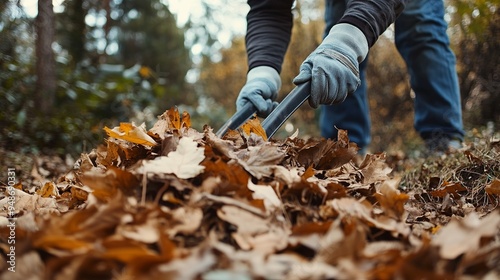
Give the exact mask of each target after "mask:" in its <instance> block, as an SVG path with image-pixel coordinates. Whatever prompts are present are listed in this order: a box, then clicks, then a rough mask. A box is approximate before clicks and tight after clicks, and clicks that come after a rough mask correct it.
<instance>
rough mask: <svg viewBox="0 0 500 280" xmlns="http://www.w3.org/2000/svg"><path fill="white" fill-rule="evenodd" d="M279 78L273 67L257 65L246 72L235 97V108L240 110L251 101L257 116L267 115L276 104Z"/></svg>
mask: <svg viewBox="0 0 500 280" xmlns="http://www.w3.org/2000/svg"><path fill="white" fill-rule="evenodd" d="M280 87H281V78H280V75H279V74H278V71H276V70H275V69H274V68H272V67H269V66H258V67H255V68H253V69H251V70H250V71H248V74H247V82H246V84H245V85H244V86H243V88H242V89H241V91H240V94H239V95H238V98H237V99H236V109H237V110H240V109H241V108H242V107H243V106H245V104H246V103H248V102H252V103H253V105H254V106H255V108H257V115H258V116H259V117H263V118H264V117H267V115H269V114H270V113H271V112H272V110H273V109H274V108H276V106H278V102H275V100H276V98H277V97H278V90H279V89H280Z"/></svg>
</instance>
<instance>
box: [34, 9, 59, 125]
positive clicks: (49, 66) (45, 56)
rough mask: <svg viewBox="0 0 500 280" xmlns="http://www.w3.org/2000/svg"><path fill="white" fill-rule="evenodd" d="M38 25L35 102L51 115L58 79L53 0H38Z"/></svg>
mask: <svg viewBox="0 0 500 280" xmlns="http://www.w3.org/2000/svg"><path fill="white" fill-rule="evenodd" d="M35 27H36V34H37V37H36V38H37V39H36V58H37V62H36V73H37V84H36V90H35V97H34V100H35V104H37V107H38V109H39V111H38V112H39V113H41V114H42V115H45V116H47V115H50V114H51V113H52V112H51V111H52V107H53V105H54V100H55V94H56V88H57V84H56V82H57V80H56V65H55V59H54V52H53V50H52V43H53V42H54V36H55V20H54V9H53V6H52V1H38V15H37V17H36V21H35Z"/></svg>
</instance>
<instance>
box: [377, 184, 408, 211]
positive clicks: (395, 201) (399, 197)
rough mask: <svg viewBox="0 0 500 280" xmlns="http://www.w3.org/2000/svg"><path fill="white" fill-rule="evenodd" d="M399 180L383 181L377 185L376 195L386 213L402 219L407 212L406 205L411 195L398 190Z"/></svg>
mask: <svg viewBox="0 0 500 280" xmlns="http://www.w3.org/2000/svg"><path fill="white" fill-rule="evenodd" d="M399 182H400V179H392V180H388V181H385V182H383V183H382V184H381V185H380V186H378V187H377V193H376V194H375V197H376V198H377V200H378V202H379V203H380V206H381V207H382V209H383V210H384V212H385V213H386V214H388V215H389V216H391V217H392V218H395V219H397V220H402V219H404V216H403V214H404V213H405V209H404V205H405V203H406V202H407V201H408V199H409V198H410V197H409V196H408V195H407V194H405V193H401V191H399V190H398V186H399Z"/></svg>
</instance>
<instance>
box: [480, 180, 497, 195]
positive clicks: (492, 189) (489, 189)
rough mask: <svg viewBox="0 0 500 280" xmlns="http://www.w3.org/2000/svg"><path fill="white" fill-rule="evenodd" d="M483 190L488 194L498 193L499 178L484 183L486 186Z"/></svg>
mask: <svg viewBox="0 0 500 280" xmlns="http://www.w3.org/2000/svg"><path fill="white" fill-rule="evenodd" d="M484 190H485V191H486V193H488V194H492V195H500V180H499V179H495V180H493V182H491V183H490V184H488V185H486V187H485V188H484Z"/></svg>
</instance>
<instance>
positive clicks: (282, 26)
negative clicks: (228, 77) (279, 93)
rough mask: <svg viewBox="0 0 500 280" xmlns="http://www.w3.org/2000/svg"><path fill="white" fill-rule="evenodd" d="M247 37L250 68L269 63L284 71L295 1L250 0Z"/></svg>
mask: <svg viewBox="0 0 500 280" xmlns="http://www.w3.org/2000/svg"><path fill="white" fill-rule="evenodd" d="M248 4H249V6H250V11H249V12H248V15H247V33H246V37H245V42H246V49H247V56H248V66H249V69H252V68H255V67H257V66H270V67H273V68H274V69H276V71H278V73H279V72H281V65H282V64H283V59H284V57H285V53H286V50H287V48H288V44H289V43H290V37H291V34H292V26H293V15H292V5H293V0H248Z"/></svg>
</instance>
